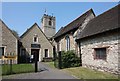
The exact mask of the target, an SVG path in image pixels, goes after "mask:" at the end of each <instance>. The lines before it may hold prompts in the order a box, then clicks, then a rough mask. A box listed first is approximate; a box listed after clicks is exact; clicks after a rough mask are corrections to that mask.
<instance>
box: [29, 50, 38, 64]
mask: <svg viewBox="0 0 120 81" xmlns="http://www.w3.org/2000/svg"><path fill="white" fill-rule="evenodd" d="M35 54H36V57H37V61H39V49H32V50H31V55H33V62H35Z"/></svg>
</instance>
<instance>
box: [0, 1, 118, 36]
mask: <svg viewBox="0 0 120 81" xmlns="http://www.w3.org/2000/svg"><path fill="white" fill-rule="evenodd" d="M117 4H118V3H117V2H2V4H1V3H0V5H2V8H1V9H2V13H1V14H2V16H0V19H2V20H3V21H4V22H5V24H6V25H7V26H8V27H9V28H10V29H12V30H16V31H17V32H18V33H19V35H22V34H23V33H24V32H25V31H26V30H27V29H28V28H30V27H31V26H32V25H33V24H34V23H37V24H38V25H39V26H40V23H41V18H42V16H43V14H44V13H45V9H46V11H47V14H48V15H52V14H53V16H55V17H56V32H57V31H58V30H59V29H60V28H61V27H64V26H66V25H67V24H69V23H70V22H72V21H73V20H75V19H76V18H78V17H79V16H80V15H82V14H83V13H85V12H86V11H88V10H89V9H91V8H92V9H93V11H94V13H95V15H96V16H97V15H99V14H102V13H103V12H105V11H107V10H109V9H111V8H112V7H114V6H116V5H117ZM0 7H1V6H0ZM1 14H0V15H1Z"/></svg>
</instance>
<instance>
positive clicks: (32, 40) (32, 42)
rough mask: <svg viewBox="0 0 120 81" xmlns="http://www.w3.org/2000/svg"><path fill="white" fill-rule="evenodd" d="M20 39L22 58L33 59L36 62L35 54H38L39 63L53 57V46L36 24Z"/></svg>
mask: <svg viewBox="0 0 120 81" xmlns="http://www.w3.org/2000/svg"><path fill="white" fill-rule="evenodd" d="M20 38H21V42H22V47H21V51H20V54H21V56H22V55H23V56H24V55H26V56H25V57H26V58H29V57H32V59H33V61H34V60H35V54H37V59H38V61H42V60H43V58H44V57H45V58H47V57H53V46H52V44H51V43H50V41H49V40H48V38H47V37H46V35H45V34H44V33H43V31H42V30H41V29H40V27H39V26H38V25H37V24H36V23H35V24H34V25H33V26H32V27H30V28H29V29H28V30H27V31H26V32H25V33H24V34H23V35H22V36H21V37H20ZM24 60H26V59H24Z"/></svg>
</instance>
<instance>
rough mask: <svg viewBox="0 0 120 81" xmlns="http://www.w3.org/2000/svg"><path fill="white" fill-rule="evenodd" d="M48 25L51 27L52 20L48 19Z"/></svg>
mask: <svg viewBox="0 0 120 81" xmlns="http://www.w3.org/2000/svg"><path fill="white" fill-rule="evenodd" d="M49 25H50V26H51V25H52V19H51V18H49Z"/></svg>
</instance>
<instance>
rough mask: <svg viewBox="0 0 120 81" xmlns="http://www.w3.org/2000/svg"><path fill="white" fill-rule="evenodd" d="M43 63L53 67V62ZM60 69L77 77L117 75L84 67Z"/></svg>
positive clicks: (91, 77) (96, 77) (109, 76)
mask: <svg viewBox="0 0 120 81" xmlns="http://www.w3.org/2000/svg"><path fill="white" fill-rule="evenodd" d="M45 64H48V66H50V67H51V68H55V67H54V62H46V63H45ZM61 70H62V71H64V72H67V73H69V74H71V75H73V76H75V77H77V78H78V79H118V76H117V75H114V74H111V73H107V72H101V71H96V70H92V69H88V68H84V67H73V68H65V69H61ZM113 81H115V80H113Z"/></svg>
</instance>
